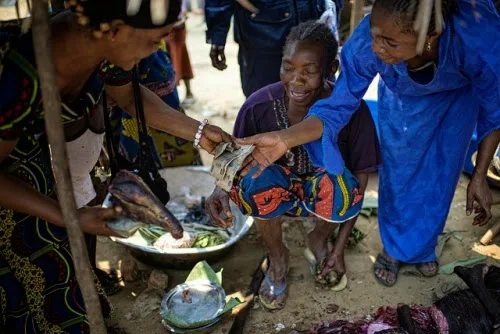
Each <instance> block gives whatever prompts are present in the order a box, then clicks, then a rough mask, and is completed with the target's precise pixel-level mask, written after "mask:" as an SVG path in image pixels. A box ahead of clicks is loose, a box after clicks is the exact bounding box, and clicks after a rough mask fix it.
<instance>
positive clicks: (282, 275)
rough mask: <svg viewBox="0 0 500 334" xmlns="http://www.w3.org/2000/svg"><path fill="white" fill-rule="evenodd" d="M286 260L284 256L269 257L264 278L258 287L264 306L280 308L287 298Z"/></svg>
mask: <svg viewBox="0 0 500 334" xmlns="http://www.w3.org/2000/svg"><path fill="white" fill-rule="evenodd" d="M287 274H288V261H287V259H286V256H283V257H281V258H271V259H270V263H269V269H268V270H267V273H266V278H265V279H264V281H263V282H262V284H261V286H260V289H259V297H260V301H261V303H262V304H263V306H264V307H266V308H268V309H270V310H275V309H278V310H280V309H282V308H283V307H284V306H285V303H286V300H287V298H288V289H287V283H288V281H287Z"/></svg>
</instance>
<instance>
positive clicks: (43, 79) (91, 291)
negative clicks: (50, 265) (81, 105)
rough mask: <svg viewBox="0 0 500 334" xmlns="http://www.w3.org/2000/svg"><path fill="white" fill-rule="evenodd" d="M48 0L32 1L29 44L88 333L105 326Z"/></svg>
mask: <svg viewBox="0 0 500 334" xmlns="http://www.w3.org/2000/svg"><path fill="white" fill-rule="evenodd" d="M48 8H49V3H48V0H35V1H33V13H32V15H33V27H32V31H33V45H34V48H35V56H36V61H37V65H38V74H39V77H40V87H41V90H42V96H43V107H44V111H45V128H46V131H47V137H48V141H49V145H50V150H51V157H52V169H53V171H54V176H55V179H56V185H57V195H58V199H59V204H60V205H61V210H62V215H63V218H64V223H65V225H66V230H67V232H68V237H69V242H70V246H71V254H72V256H73V262H74V266H75V271H76V278H77V280H78V283H79V285H80V289H81V291H82V294H83V299H84V302H85V309H86V311H87V315H88V319H89V323H90V328H91V332H92V334H106V327H105V325H104V319H103V316H102V311H101V304H100V302H99V296H98V294H97V291H96V288H95V284H94V277H93V275H92V270H91V269H90V262H89V257H88V253H87V248H86V246H85V241H84V238H83V233H82V231H81V230H80V225H79V221H78V215H77V211H76V204H75V197H74V194H73V185H72V183H71V177H70V173H69V164H68V158H67V153H66V140H65V138H64V129H63V124H62V119H61V103H60V97H59V89H58V87H57V80H56V76H55V68H54V64H53V63H52V51H51V50H52V48H51V43H50V38H51V37H50V35H51V32H50V18H49V13H48Z"/></svg>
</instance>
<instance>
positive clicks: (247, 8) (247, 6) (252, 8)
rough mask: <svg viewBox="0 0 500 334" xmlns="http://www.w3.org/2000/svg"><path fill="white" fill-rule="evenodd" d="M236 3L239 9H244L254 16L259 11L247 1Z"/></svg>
mask: <svg viewBox="0 0 500 334" xmlns="http://www.w3.org/2000/svg"><path fill="white" fill-rule="evenodd" d="M236 2H238V3H239V4H240V5H241V7H243V8H245V9H246V10H248V11H250V12H252V13H254V14H257V13H258V12H259V9H258V8H257V7H255V6H254V5H253V3H251V2H250V1H248V0H236Z"/></svg>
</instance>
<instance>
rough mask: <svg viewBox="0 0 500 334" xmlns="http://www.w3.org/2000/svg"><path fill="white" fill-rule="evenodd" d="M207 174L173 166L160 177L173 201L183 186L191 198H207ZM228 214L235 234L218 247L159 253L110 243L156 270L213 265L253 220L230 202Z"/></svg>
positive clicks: (125, 242)
mask: <svg viewBox="0 0 500 334" xmlns="http://www.w3.org/2000/svg"><path fill="white" fill-rule="evenodd" d="M209 171H210V169H209V168H207V167H176V168H168V169H163V170H161V171H160V174H161V175H162V177H164V178H165V179H166V180H167V183H168V190H169V192H170V196H171V198H172V199H175V198H176V197H179V196H182V195H183V194H182V189H183V187H189V188H190V190H191V195H201V196H205V197H208V196H210V194H211V193H212V191H213V189H214V188H215V179H214V178H213V177H212V176H211V175H210V174H209ZM231 211H232V212H233V215H234V216H235V222H234V234H233V235H232V237H231V238H230V239H229V240H228V241H226V242H225V243H223V244H222V245H218V246H212V247H207V248H184V249H169V250H159V249H156V248H153V247H149V246H141V245H136V244H133V243H131V242H130V241H128V239H120V238H111V240H113V241H115V242H117V243H119V244H122V245H124V246H125V247H127V248H128V249H129V250H130V253H131V254H132V256H133V257H135V258H136V259H137V260H139V261H140V262H142V263H145V264H148V265H151V266H155V267H162V268H172V269H191V268H192V267H193V266H194V265H195V264H196V263H198V262H200V261H203V260H205V261H207V262H208V263H209V264H212V263H214V262H217V261H218V260H219V259H221V258H222V257H224V256H225V255H227V254H228V253H229V252H230V250H231V249H232V248H233V247H234V245H235V244H236V243H237V242H238V241H240V240H241V238H243V236H244V235H245V234H246V233H247V232H248V230H249V229H250V228H251V227H252V225H253V218H252V217H246V216H244V215H243V214H242V213H241V212H240V210H239V209H238V208H237V207H236V205H235V204H234V203H233V202H231Z"/></svg>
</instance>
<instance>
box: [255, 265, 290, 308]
mask: <svg viewBox="0 0 500 334" xmlns="http://www.w3.org/2000/svg"><path fill="white" fill-rule="evenodd" d="M263 283H265V284H267V286H268V287H269V291H270V294H271V295H272V296H273V299H272V301H268V300H265V298H264V297H263V296H261V295H260V294H259V302H260V304H261V305H262V307H264V308H266V309H267V310H270V311H273V310H280V309H282V308H283V307H279V306H278V305H276V299H277V298H278V297H279V296H281V295H282V294H284V293H285V292H286V289H287V288H288V277H287V278H286V279H285V283H283V284H282V285H281V286H278V287H277V286H275V285H274V283H273V282H272V281H271V279H270V278H269V275H268V273H266V275H265V277H264V282H263Z"/></svg>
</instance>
